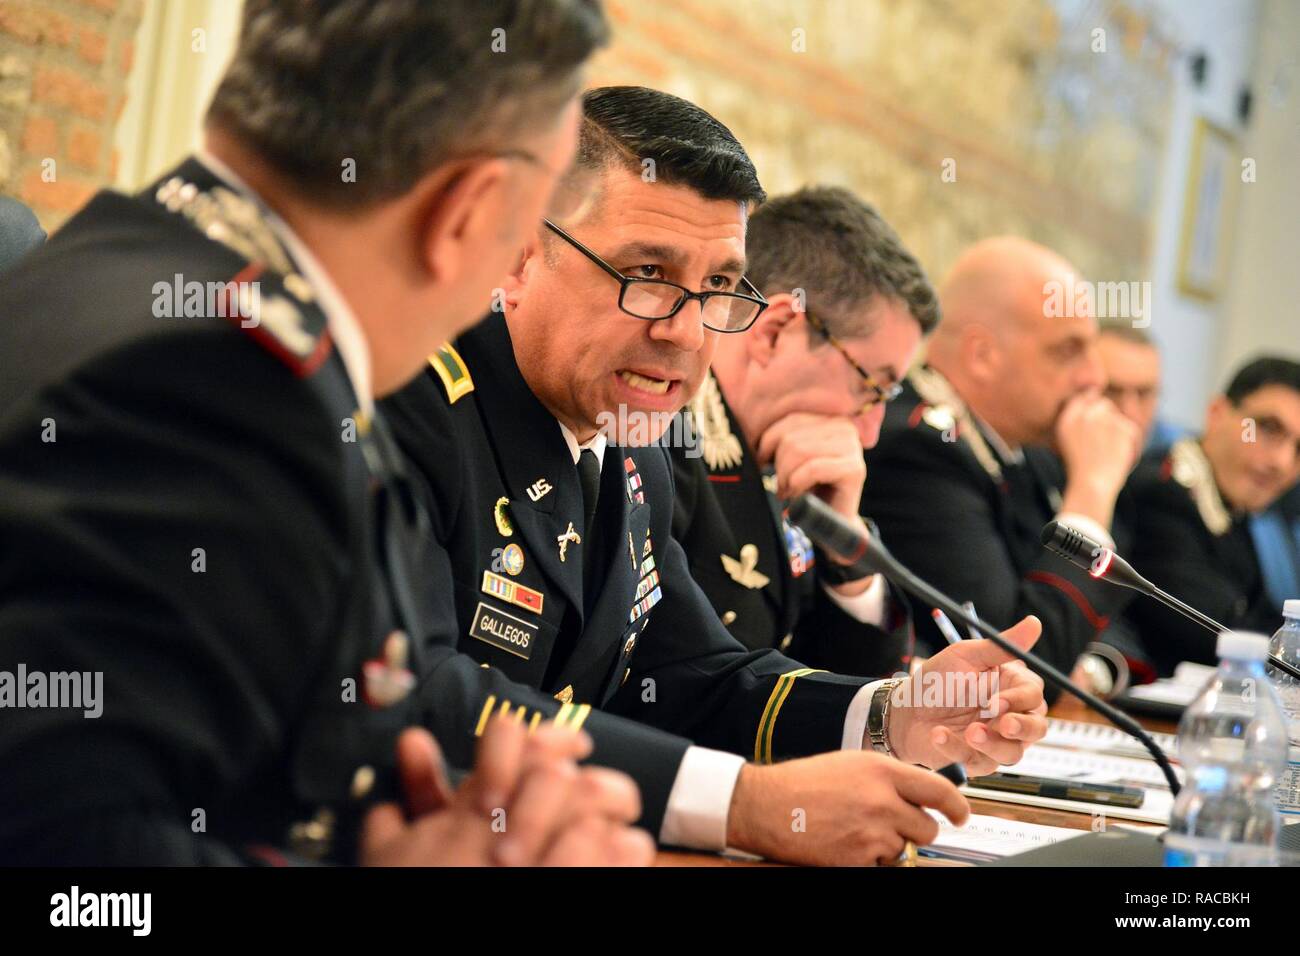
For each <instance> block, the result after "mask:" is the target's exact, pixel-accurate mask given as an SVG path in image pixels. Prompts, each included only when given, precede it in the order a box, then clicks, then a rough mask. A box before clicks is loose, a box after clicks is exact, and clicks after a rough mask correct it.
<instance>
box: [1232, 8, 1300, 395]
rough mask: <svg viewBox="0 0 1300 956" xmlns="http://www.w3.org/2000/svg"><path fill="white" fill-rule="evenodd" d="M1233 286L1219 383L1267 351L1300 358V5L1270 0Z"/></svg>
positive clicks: (1248, 147) (1247, 151)
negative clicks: (1250, 177) (1251, 178)
mask: <svg viewBox="0 0 1300 956" xmlns="http://www.w3.org/2000/svg"><path fill="white" fill-rule="evenodd" d="M1254 90H1255V107H1254V109H1253V111H1252V114H1251V120H1250V127H1249V133H1248V135H1247V137H1246V142H1245V149H1244V150H1243V152H1244V155H1246V156H1248V157H1250V158H1252V159H1254V160H1255V163H1256V173H1257V180H1256V182H1254V183H1249V184H1244V185H1243V186H1242V192H1241V206H1240V208H1239V210H1238V212H1239V217H1238V221H1237V236H1236V250H1235V258H1234V260H1233V271H1232V283H1231V286H1230V293H1229V295H1228V297H1227V300H1226V303H1225V309H1224V315H1223V323H1222V332H1221V335H1220V339H1219V348H1218V349H1217V351H1216V353H1215V355H1214V360H1215V361H1214V381H1215V385H1216V387H1221V386H1222V385H1223V384H1224V383H1225V382H1226V380H1227V378H1228V376H1229V375H1231V374H1232V371H1233V369H1234V368H1235V367H1236V366H1237V365H1239V364H1240V363H1241V362H1242V360H1243V359H1246V358H1248V357H1251V356H1254V355H1256V354H1258V353H1260V352H1270V353H1281V354H1285V355H1287V356H1289V357H1291V358H1294V359H1300V3H1297V2H1296V0H1265V2H1264V3H1263V7H1262V17H1261V31H1260V46H1259V55H1258V57H1257V62H1256V70H1255V81H1254Z"/></svg>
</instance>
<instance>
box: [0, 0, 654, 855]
mask: <svg viewBox="0 0 1300 956" xmlns="http://www.w3.org/2000/svg"><path fill="white" fill-rule="evenodd" d="M498 26H506V27H509V29H510V51H511V54H510V56H508V57H505V56H498V55H496V54H495V53H494V52H492V51H491V49H490V42H489V36H490V31H491V30H492V29H493V28H495V27H498ZM604 37H605V25H604V21H603V19H602V17H601V13H600V10H599V8H598V7H597V6H596V5H595V4H594V3H590V2H583V0H473V2H463V0H457V2H447V0H444V2H442V3H438V4H427V3H410V2H398V0H378V2H376V0H334V2H329V3H326V2H321V0H297V2H294V3H281V2H276V0H247V2H246V3H245V5H244V20H243V29H242V32H241V36H240V41H239V45H238V48H237V50H236V52H235V55H234V60H233V62H232V63H231V65H230V68H229V71H228V73H227V75H226V77H225V79H224V80H223V81H222V83H221V85H220V87H219V88H218V90H217V93H216V96H215V98H214V100H213V104H212V108H211V111H210V113H209V117H208V125H207V135H206V148H205V150H203V151H202V152H201V153H200V155H199V156H198V157H196V158H191V159H188V160H186V161H185V162H184V163H182V164H181V165H180V166H178V167H177V168H176V169H174V170H172V171H171V172H169V173H167V174H165V175H164V176H163V177H162V178H161V179H160V180H159V181H158V182H156V183H155V184H154V185H152V186H150V187H149V188H148V189H146V190H145V191H144V192H142V193H141V194H139V195H137V196H133V197H128V196H122V195H119V194H115V193H110V192H105V193H101V194H99V195H98V196H96V197H95V198H94V199H93V200H92V201H91V203H90V204H89V205H88V206H87V207H86V208H85V209H83V210H82V211H81V212H80V213H78V214H77V215H76V216H75V217H73V218H72V220H70V221H69V222H68V224H67V225H66V226H65V227H64V228H63V229H62V230H61V231H60V232H59V233H57V234H56V235H55V237H54V238H53V239H52V240H51V241H50V242H49V243H48V244H47V245H46V246H45V247H44V248H43V249H42V250H41V251H39V252H37V253H35V254H33V255H31V256H30V257H29V258H27V259H26V260H25V261H24V262H23V263H22V264H21V265H19V266H18V268H17V269H16V270H15V271H13V272H11V273H7V274H6V275H5V277H4V280H3V291H2V293H0V297H2V298H3V300H4V303H5V306H4V308H5V315H4V321H3V322H0V357H3V361H4V368H3V371H2V372H0V488H2V489H3V491H4V493H3V494H0V594H3V600H2V601H0V708H3V716H0V862H4V863H9V864H13V863H39V864H45V865H49V864H58V863H77V864H86V863H92V864H119V865H120V864H131V865H140V864H151V863H152V864H173V865H174V864H195V863H205V864H239V863H262V864H281V865H282V864H284V863H286V862H290V861H294V860H298V861H302V862H312V861H336V862H360V863H364V864H399V863H403V864H420V865H429V864H434V863H446V864H474V863H492V862H499V863H529V862H540V863H584V864H603V863H612V862H646V861H648V859H649V857H650V854H651V852H652V844H651V843H650V841H649V840H648V839H647V838H646V836H645V834H642V833H638V832H636V831H634V830H630V829H629V828H628V827H627V826H626V824H627V823H629V822H630V821H631V820H632V819H634V818H635V816H636V815H637V813H638V812H639V807H638V798H637V794H636V791H635V788H634V787H633V786H632V784H631V782H630V781H629V780H627V778H625V777H623V776H622V775H617V774H611V773H609V772H605V771H600V770H597V769H589V770H584V771H581V772H579V771H578V770H577V769H576V767H575V765H574V762H575V761H576V760H578V759H582V758H583V757H585V756H586V755H587V754H588V753H589V752H590V742H589V741H584V740H583V738H581V737H574V736H573V735H571V734H567V733H563V732H561V731H558V730H556V729H554V728H548V729H546V730H544V731H542V732H539V733H537V734H534V735H533V736H532V737H531V738H529V737H528V736H527V732H526V730H525V729H524V728H521V727H518V726H516V725H514V724H512V723H505V724H503V723H497V724H494V725H492V726H491V727H489V728H488V730H487V732H486V733H485V734H484V736H483V738H482V742H481V744H480V747H479V758H480V759H479V763H478V766H477V768H476V770H475V772H474V773H473V774H472V775H471V776H470V777H469V779H468V781H467V782H466V783H464V784H463V785H462V786H461V788H460V790H459V791H458V792H456V793H453V792H452V791H451V790H450V788H449V787H448V786H447V783H446V780H445V778H444V776H443V772H442V767H441V758H440V756H439V753H438V750H437V747H436V745H435V743H434V740H433V738H432V737H431V736H430V735H429V733H428V731H427V730H425V729H422V725H424V726H427V723H428V721H427V716H426V715H427V713H428V711H429V710H430V709H433V708H437V707H440V706H441V705H442V701H441V700H439V699H438V698H437V697H436V696H432V695H430V693H429V690H428V688H429V682H428V679H427V678H428V673H429V669H430V668H431V667H433V666H434V661H435V659H436V655H437V652H438V645H437V640H438V638H439V637H444V638H445V635H446V634H447V633H448V632H449V631H450V629H451V626H452V625H451V621H450V619H449V616H448V614H447V613H446V611H447V604H449V603H450V596H449V595H450V589H451V582H450V575H449V574H448V573H447V572H446V568H445V566H443V567H441V568H439V567H433V568H427V567H426V568H424V570H425V572H426V576H425V577H423V578H419V579H417V577H416V573H415V569H416V567H417V564H416V557H417V556H418V554H419V553H420V550H421V548H422V547H423V537H422V532H423V530H424V528H426V527H427V524H428V516H427V514H426V513H425V511H424V509H423V508H422V506H421V505H420V502H419V498H418V496H417V494H416V492H415V488H414V484H413V482H412V481H411V480H410V479H409V477H408V475H407V471H406V465H405V463H404V462H403V461H402V459H401V456H400V454H399V453H398V451H397V449H396V446H395V444H394V443H393V440H392V438H391V435H390V433H389V431H388V428H387V425H386V423H385V422H384V420H383V418H382V416H381V415H379V414H377V413H376V412H375V410H374V402H375V399H376V397H377V396H382V395H385V394H387V393H389V392H391V391H393V390H394V389H396V388H398V387H399V386H401V385H402V384H403V383H404V382H406V381H408V380H409V379H410V378H412V377H413V376H414V375H415V374H416V373H417V372H418V371H419V369H420V367H421V366H422V363H423V356H424V355H425V354H426V353H427V352H428V351H430V350H431V349H432V348H433V347H434V346H435V345H436V343H437V342H439V341H441V340H442V339H443V338H445V337H446V336H449V335H454V334H456V333H457V332H458V331H460V330H462V329H464V328H466V327H468V326H469V325H471V324H473V322H474V321H475V319H476V318H477V317H478V315H479V314H480V309H481V305H480V303H481V302H482V300H483V298H484V295H485V290H486V289H487V288H490V286H491V284H492V282H494V281H495V280H496V277H497V276H498V275H499V274H500V273H501V272H502V271H504V270H505V269H506V268H508V265H509V263H510V262H511V261H512V258H513V256H514V255H515V253H516V251H517V247H518V244H519V243H520V242H522V241H523V240H524V239H525V238H526V236H527V235H529V234H531V232H532V229H533V227H534V225H535V224H536V222H537V221H538V219H539V218H540V217H541V215H542V214H543V212H544V207H545V204H546V202H547V200H548V197H550V196H551V195H552V194H553V192H554V189H555V185H556V182H557V177H558V175H559V172H560V171H561V170H562V169H564V167H565V166H566V165H567V164H568V162H569V160H570V157H571V156H572V154H573V150H574V146H575V120H576V114H577V104H576V102H575V96H576V94H577V91H578V90H579V89H580V87H581V82H582V66H583V63H584V61H585V60H586V58H587V56H588V55H589V53H590V52H591V51H592V50H593V49H594V48H595V47H596V46H597V45H599V44H600V43H601V42H602V41H603V40H604ZM430 51H433V52H432V54H431V52H430ZM439 602H442V603H439ZM69 675H71V678H72V684H71V686H74V687H78V686H80V687H83V688H85V693H86V694H88V695H89V696H90V697H91V698H93V700H82V701H80V703H81V704H83V705H85V706H86V707H87V708H88V712H87V713H85V717H93V718H94V719H85V717H83V709H81V707H70V706H68V701H66V700H53V699H50V697H49V696H48V694H47V692H46V690H45V688H48V687H50V686H53V682H54V681H55V680H56V679H57V680H58V681H59V686H65V685H67V684H68V677H69ZM76 678H81V680H80V681H77V680H76ZM95 687H99V688H100V689H101V690H102V697H101V696H100V694H99V693H98V692H96V691H95ZM15 694H17V695H21V696H20V697H19V698H18V699H17V700H15ZM79 696H80V695H79ZM485 723H486V721H485ZM443 743H444V745H445V744H446V742H445V741H444V742H443ZM465 750H466V748H464V747H458V748H457V751H458V753H459V754H460V756H461V759H460V761H459V764H460V766H463V767H464V766H468V765H469V763H470V760H471V757H472V755H471V754H469V753H466V752H465ZM502 813H508V814H509V819H510V821H511V828H510V830H509V833H508V835H501V836H498V834H499V828H497V827H496V826H495V824H496V822H497V821H498V820H499V819H500V814H502Z"/></svg>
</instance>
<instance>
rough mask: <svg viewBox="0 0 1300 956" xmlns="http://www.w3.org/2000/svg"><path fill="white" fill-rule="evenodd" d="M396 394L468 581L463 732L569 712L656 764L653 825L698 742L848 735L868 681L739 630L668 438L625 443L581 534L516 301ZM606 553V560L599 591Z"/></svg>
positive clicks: (435, 717)
mask: <svg viewBox="0 0 1300 956" xmlns="http://www.w3.org/2000/svg"><path fill="white" fill-rule="evenodd" d="M383 408H384V411H385V413H386V414H387V415H388V417H389V420H390V421H391V422H392V425H393V428H394V431H395V433H396V434H397V436H398V440H399V442H400V443H401V445H402V447H403V449H404V450H405V451H406V452H407V454H408V455H409V456H410V458H411V461H412V462H413V464H414V467H415V469H416V470H418V472H419V473H421V474H422V475H423V476H424V477H425V478H427V480H428V482H429V485H430V490H431V497H432V501H433V502H434V505H433V521H434V538H435V541H436V544H437V546H438V547H437V548H435V551H437V552H438V554H439V555H446V556H447V557H449V558H450V561H451V566H452V572H453V576H454V578H455V582H456V583H455V597H456V611H457V620H458V631H457V635H456V638H457V639H456V641H455V643H454V645H452V646H449V647H448V648H446V649H445V653H444V654H443V656H442V657H440V658H439V659H438V660H437V661H436V662H435V663H434V666H433V670H432V673H431V676H430V680H431V681H432V687H431V693H430V698H431V699H432V700H433V701H434V702H435V705H436V706H435V708H434V710H433V711H432V713H431V721H432V726H433V728H434V729H435V731H436V732H437V734H438V737H439V740H441V741H442V742H443V743H444V746H446V747H448V749H452V748H456V747H458V746H462V745H463V746H467V745H468V744H469V743H470V742H471V741H472V735H473V733H474V732H475V730H476V729H477V728H478V727H479V726H480V725H481V723H482V721H483V720H485V719H486V716H487V715H488V714H489V713H490V712H491V711H492V710H493V709H497V710H503V709H504V710H505V711H506V712H509V713H517V714H519V716H520V719H522V720H526V721H528V722H529V723H532V722H533V721H534V720H536V719H540V718H539V715H541V716H543V717H544V716H550V715H553V714H557V712H558V717H559V719H561V720H562V721H564V722H566V723H568V724H570V725H572V726H581V727H582V728H583V729H585V730H586V731H587V732H588V733H590V734H591V735H592V737H593V738H594V740H595V744H596V752H595V755H594V757H593V760H595V761H596V762H598V763H603V764H607V765H609V766H613V767H617V768H618V769H621V770H624V771H626V772H627V773H629V774H631V775H632V776H633V777H634V778H635V779H636V780H637V782H638V783H639V785H640V787H641V796H642V802H643V806H644V816H643V819H642V823H643V825H645V826H646V827H648V828H649V829H650V830H651V831H652V832H658V829H659V826H660V824H661V822H662V818H663V812H664V808H665V805H666V803H667V799H668V795H669V791H670V790H671V788H672V784H673V780H674V778H675V777H676V773H677V768H678V765H679V764H680V762H681V759H682V756H683V754H684V752H685V750H686V747H687V746H688V743H689V742H695V743H698V744H701V745H704V746H709V747H713V748H717V749H720V750H728V751H732V752H735V753H739V754H742V755H744V756H746V757H749V758H751V759H755V758H756V759H760V760H771V759H779V758H781V757H790V756H799V755H804V754H809V753H815V752H819V751H826V750H834V749H838V748H839V746H840V744H841V737H842V734H843V721H844V715H845V712H846V711H847V708H848V705H849V702H850V701H851V699H852V698H853V695H854V694H855V693H856V692H857V690H858V689H859V687H860V686H862V685H863V684H864V683H865V681H863V680H861V679H858V678H849V677H840V676H835V675H830V674H820V673H808V669H807V668H804V667H802V666H801V665H800V664H798V663H797V662H795V661H793V660H790V659H789V658H787V657H785V656H783V655H781V654H779V653H777V652H775V651H749V650H747V649H746V648H744V647H743V646H741V645H740V644H739V643H737V642H736V640H735V639H734V638H732V637H731V635H729V634H728V633H727V631H726V629H725V628H724V627H722V625H721V624H720V623H719V622H718V616H717V614H715V613H714V611H713V609H712V608H711V607H710V606H709V603H708V599H707V598H706V597H705V596H704V594H703V593H702V592H701V591H700V589H699V587H698V586H697V585H696V584H695V582H694V581H692V580H691V577H690V573H689V571H688V569H687V564H686V558H685V555H684V554H683V553H682V549H681V546H680V545H679V544H678V543H677V542H676V541H675V540H674V539H673V537H672V528H671V525H672V511H673V484H672V469H671V463H670V460H669V458H668V454H667V452H666V451H665V449H663V448H662V447H659V446H651V447H646V448H636V449H629V448H620V447H617V446H615V445H613V444H612V443H611V444H610V445H609V447H608V448H607V449H606V452H605V456H604V459H603V463H602V469H601V478H600V493H599V499H598V501H599V504H598V508H597V513H596V525H597V526H598V528H599V531H598V533H597V535H596V540H586V539H584V540H582V541H581V542H580V543H579V542H576V541H573V540H572V535H570V534H569V532H571V531H572V533H573V534H577V535H579V536H581V533H582V528H583V504H582V492H581V484H580V481H579V478H578V472H577V469H576V467H575V465H574V463H573V458H572V456H571V454H570V452H569V448H568V445H567V444H566V443H565V441H564V437H563V435H562V433H561V432H560V426H559V424H558V422H557V421H556V420H555V418H554V417H553V416H552V415H551V414H550V412H548V411H547V410H546V408H545V407H544V406H543V405H542V404H541V403H540V402H539V401H538V399H537V398H536V397H535V396H534V395H533V394H532V392H531V391H530V390H529V388H528V386H527V384H526V383H525V381H524V379H523V377H522V375H521V374H520V371H519V367H518V365H517V364H516V361H515V357H514V351H513V346H512V343H511V340H510V335H509V331H508V329H507V326H506V323H505V320H504V318H503V317H501V316H500V315H493V316H491V317H490V318H488V319H487V320H486V321H484V322H483V323H482V324H481V325H480V326H479V327H477V328H476V329H474V330H472V331H470V332H468V333H466V334H465V335H463V336H462V337H461V338H460V339H458V340H457V341H456V342H455V343H453V346H452V347H450V348H447V349H444V350H442V351H440V352H439V353H438V354H437V355H435V356H434V357H433V358H432V360H431V368H430V371H429V373H428V374H427V375H425V376H424V377H423V378H422V379H420V380H418V381H416V382H414V383H412V384H411V385H410V386H408V387H407V388H405V389H403V390H402V391H400V392H398V393H397V394H396V395H394V396H392V397H390V398H389V399H387V400H386V401H385V402H384V403H383ZM562 538H564V539H566V540H567V541H568V543H567V544H566V546H565V551H564V558H563V560H561V553H560V548H559V541H560V540H561V539H562ZM588 555H594V559H593V560H595V561H596V562H597V565H596V566H597V568H598V570H597V572H596V574H595V575H594V577H593V582H594V587H593V588H592V590H593V591H594V592H595V593H589V594H585V593H584V585H583V560H584V558H586V557H587V556H588ZM431 573H434V574H436V573H437V571H436V568H435V570H434V571H433V572H431ZM651 620H653V621H654V622H655V630H654V634H653V636H651V634H650V632H648V631H646V626H647V625H648V624H649V623H650V622H651ZM484 665H486V666H484ZM557 698H558V699H557Z"/></svg>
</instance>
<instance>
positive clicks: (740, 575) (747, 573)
mask: <svg viewBox="0 0 1300 956" xmlns="http://www.w3.org/2000/svg"><path fill="white" fill-rule="evenodd" d="M721 557H722V567H723V568H724V569H726V572H727V574H728V575H729V576H730V577H731V580H733V581H735V582H736V583H737V584H739V585H740V586H741V587H743V588H750V589H751V590H753V589H757V588H763V587H767V583H768V581H769V580H771V579H770V578H769V577H768V576H767V575H766V574H763V573H762V572H761V571H759V570H758V547H757V546H756V545H752V544H746V545H743V546H742V547H741V549H740V560H739V561H737V560H736V559H735V558H733V557H731V556H730V555H726V554H724V555H721Z"/></svg>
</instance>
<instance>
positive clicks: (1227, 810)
mask: <svg viewBox="0 0 1300 956" xmlns="http://www.w3.org/2000/svg"><path fill="white" fill-rule="evenodd" d="M1217 653H1218V656H1219V667H1218V669H1217V670H1216V671H1215V672H1214V676H1213V677H1211V678H1210V680H1209V682H1208V683H1207V684H1206V685H1205V687H1204V688H1203V689H1202V690H1201V693H1200V694H1199V695H1197V697H1196V699H1195V700H1193V701H1192V703H1191V704H1190V705H1189V706H1188V708H1187V710H1186V711H1185V712H1184V714H1183V719H1182V720H1181V721H1180V722H1179V724H1178V759H1179V760H1180V761H1181V762H1182V764H1183V768H1184V769H1185V770H1186V773H1187V776H1186V783H1185V784H1184V786H1183V789H1182V791H1181V792H1180V793H1179V794H1178V799H1177V800H1175V801H1174V810H1173V814H1172V817H1171V819H1170V821H1169V833H1168V835H1167V836H1166V838H1165V865H1166V866H1234V865H1235V866H1240V865H1248V866H1250V865H1261V864H1268V863H1272V862H1275V859H1276V856H1275V854H1276V848H1277V838H1278V833H1279V830H1280V828H1281V818H1280V816H1279V814H1278V809H1277V805H1276V803H1275V801H1274V793H1273V791H1274V788H1275V786H1276V785H1277V782H1278V778H1279V777H1280V776H1281V774H1282V771H1283V769H1284V767H1285V766H1286V762H1287V726H1286V719H1285V718H1284V717H1283V714H1282V705H1281V704H1280V703H1279V702H1278V698H1277V692H1276V691H1275V690H1274V689H1273V685H1272V684H1271V683H1270V682H1269V679H1268V676H1267V674H1265V672H1264V661H1265V660H1266V658H1267V656H1268V638H1267V637H1265V636H1264V635H1263V634H1248V633H1245V632H1242V631H1228V632H1226V633H1223V634H1220V635H1219V642H1218V647H1217Z"/></svg>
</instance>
